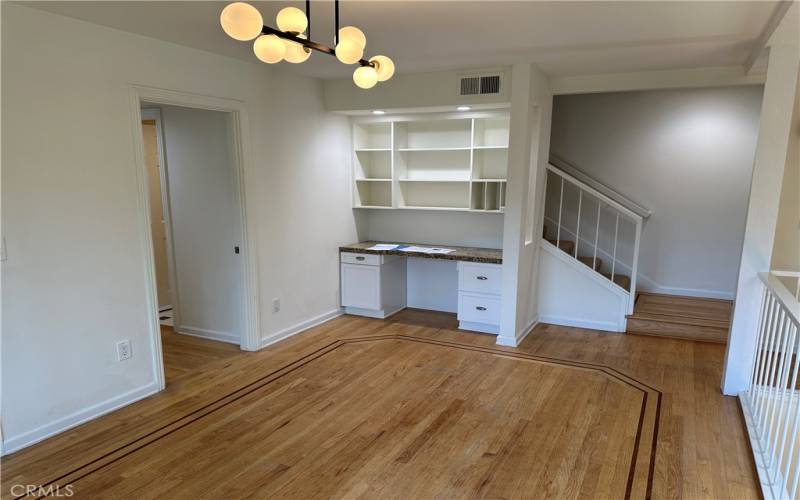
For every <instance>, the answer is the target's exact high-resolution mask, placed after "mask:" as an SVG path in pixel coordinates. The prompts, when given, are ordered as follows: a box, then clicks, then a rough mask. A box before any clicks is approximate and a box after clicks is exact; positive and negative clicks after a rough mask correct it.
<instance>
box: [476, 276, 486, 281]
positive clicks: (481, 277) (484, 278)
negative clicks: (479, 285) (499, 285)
mask: <svg viewBox="0 0 800 500" xmlns="http://www.w3.org/2000/svg"><path fill="white" fill-rule="evenodd" d="M478 279H479V280H481V281H486V280H488V279H489V278H487V277H486V276H478Z"/></svg>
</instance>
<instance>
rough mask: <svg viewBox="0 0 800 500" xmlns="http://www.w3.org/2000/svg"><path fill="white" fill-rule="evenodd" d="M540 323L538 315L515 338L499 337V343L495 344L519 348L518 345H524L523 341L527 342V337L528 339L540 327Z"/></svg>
mask: <svg viewBox="0 0 800 500" xmlns="http://www.w3.org/2000/svg"><path fill="white" fill-rule="evenodd" d="M539 322H540V318H539V315H538V314H537V315H536V316H534V317H533V319H531V321H530V322H529V323H528V324H527V325H526V326H524V327H523V328H522V329H521V330H519V331H518V332H517V333H516V335H515V336H514V337H506V336H503V335H498V336H497V342H495V343H496V344H497V345H502V346H505V347H517V346H518V345H520V343H522V341H523V340H525V337H527V336H528V334H529V333H531V332H532V331H533V329H534V328H536V325H538V324H539Z"/></svg>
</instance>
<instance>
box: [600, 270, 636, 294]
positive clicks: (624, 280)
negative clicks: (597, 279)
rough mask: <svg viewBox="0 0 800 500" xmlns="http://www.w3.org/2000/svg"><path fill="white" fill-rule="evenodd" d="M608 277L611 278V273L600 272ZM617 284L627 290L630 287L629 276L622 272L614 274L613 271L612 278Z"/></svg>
mask: <svg viewBox="0 0 800 500" xmlns="http://www.w3.org/2000/svg"><path fill="white" fill-rule="evenodd" d="M600 274H602V275H603V276H605V277H606V278H608V279H611V273H600ZM612 281H613V282H614V283H616V284H617V285H619V286H621V287H622V288H624V289H625V290H629V289H630V287H631V278H630V276H625V275H624V274H616V273H614V279H613V280H612Z"/></svg>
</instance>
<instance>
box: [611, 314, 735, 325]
mask: <svg viewBox="0 0 800 500" xmlns="http://www.w3.org/2000/svg"><path fill="white" fill-rule="evenodd" d="M626 318H628V319H643V320H648V321H660V322H664V323H675V324H680V325H696V326H705V327H709V328H724V329H728V328H730V326H731V323H730V321H720V320H713V319H705V318H694V317H691V316H673V315H670V314H655V313H648V312H636V311H634V312H633V314H630V315H628V316H626Z"/></svg>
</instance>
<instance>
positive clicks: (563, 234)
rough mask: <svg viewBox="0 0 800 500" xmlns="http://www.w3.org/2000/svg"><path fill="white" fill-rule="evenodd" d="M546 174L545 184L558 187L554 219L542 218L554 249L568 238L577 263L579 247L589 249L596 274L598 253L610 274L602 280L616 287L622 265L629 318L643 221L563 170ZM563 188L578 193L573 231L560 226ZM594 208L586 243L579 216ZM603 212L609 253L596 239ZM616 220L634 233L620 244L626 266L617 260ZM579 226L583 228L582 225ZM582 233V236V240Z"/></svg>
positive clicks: (552, 167) (554, 168) (552, 168)
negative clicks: (627, 252) (628, 254)
mask: <svg viewBox="0 0 800 500" xmlns="http://www.w3.org/2000/svg"><path fill="white" fill-rule="evenodd" d="M547 170H548V182H553V181H555V182H558V183H559V189H558V191H559V194H558V197H559V198H558V215H557V216H555V217H548V216H547V215H546V216H545V219H546V222H549V223H550V226H551V227H552V226H554V227H555V233H556V234H555V241H556V243H555V245H556V247H558V248H561V242H562V241H564V240H566V238H569V239H570V240H572V241H574V242H575V246H574V248H573V249H572V251H571V255H572V257H573V258H575V259H577V258H578V257H579V256H580V255H579V249H580V248H581V246H582V245H581V244H582V243H583V247H584V248H586V247H588V248H590V251H591V255H592V261H591V263H592V265H591V268H592V269H593V270H597V261H598V253H600V254H602V255H601V257H603V256H605V257H606V258H608V259H610V269H608V270H607V272H608V271H610V274H609V275H608V276H606V278H608V279H610V281H611V282H612V283H615V284H616V282H615V278H616V277H617V276H618V275H621V274H622V273H621V272H620V270H619V268H618V263H619V264H622V265H625V267H628V268H629V272H630V287H629V289H628V290H627V291H628V292H629V294H630V297H629V300H628V314H632V313H633V306H634V303H635V301H636V300H635V299H636V275H637V271H638V268H639V244H640V242H641V236H642V226H643V221H644V217H643V216H642V215H639V214H638V213H636V212H634V211H633V210H631V209H629V208H627V207H625V206H624V205H622V204H621V203H619V202H618V201H616V200H615V199H613V198H611V197H610V196H608V195H607V194H606V193H603V192H601V191H599V190H598V189H595V188H594V187H592V186H590V185H589V184H587V183H586V182H584V181H582V180H579V179H577V178H576V177H574V176H573V175H571V174H569V173H567V172H565V171H564V170H562V169H561V168H559V167H557V166H555V165H553V164H548V165H547ZM565 186H572V187H573V188H575V189H577V190H578V202H577V216H576V223H575V226H574V227H565V222H564V215H565V211H566V207H565V206H564V188H565ZM587 207H589V208H587ZM595 207H596V210H597V216H596V218H595V220H594V224H593V225H594V232H593V233H592V236H593V237H592V238H591V239H589V240H587V239H586V237H585V234H586V228H585V227H582V215H583V213H584V211H585V210H587V209H590V208H592V209H593V208H595ZM603 211H610V213H611V215H612V217H613V229H611V228H608V231H607V232H608V233H609V234H607V235H606V238H605V239H608V238H611V243H612V244H611V248H609V249H603V248H601V246H600V235H601V232H603V226H602V225H601V218H600V215H601V212H603ZM648 213H649V212H648ZM554 215H555V214H554ZM620 220H627V221H629V222H631V223H632V224H633V225H634V227H635V230H634V233H633V235H632V241H625V242H622V243H625V244H627V245H629V246H631V247H632V248H633V250H632V253H633V255H632V261H631V263H630V264H627V263H623V262H621V261H620V259H619V256H618V251H619V249H620V246H621V245H620V243H621V239H622V237H621V235H620ZM546 225H547V224H546ZM583 225H584V226H585V223H584V224H583ZM590 225H591V224H590ZM612 232H613V234H612ZM582 233H583V235H584V236H582ZM623 288H624V287H623Z"/></svg>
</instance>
